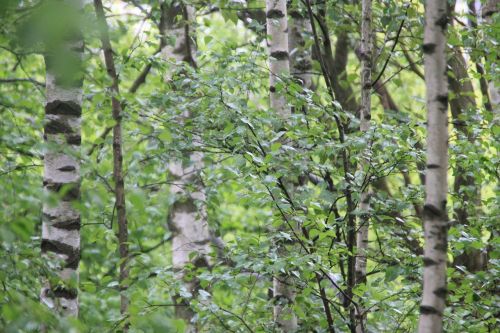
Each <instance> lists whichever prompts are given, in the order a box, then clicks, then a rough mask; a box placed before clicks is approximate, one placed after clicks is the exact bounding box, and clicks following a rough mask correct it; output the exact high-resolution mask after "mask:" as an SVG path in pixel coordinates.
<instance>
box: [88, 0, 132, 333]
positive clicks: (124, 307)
mask: <svg viewBox="0 0 500 333" xmlns="http://www.w3.org/2000/svg"><path fill="white" fill-rule="evenodd" d="M94 6H95V10H96V14H97V20H98V23H99V29H100V33H101V44H102V49H103V53H104V61H105V64H106V70H107V73H108V75H109V77H110V78H111V80H112V83H111V86H110V91H111V93H112V96H111V107H112V114H113V120H114V121H115V125H114V126H113V180H114V183H115V184H114V185H115V188H114V194H115V206H116V213H117V214H116V215H117V220H118V250H119V253H120V272H119V284H120V314H121V315H122V316H123V318H124V319H125V321H124V323H123V330H124V331H125V332H126V331H128V328H129V325H130V324H129V321H128V307H129V298H128V296H127V294H126V293H127V289H128V282H127V279H128V277H129V268H128V261H129V244H128V225H127V211H126V202H125V180H124V175H123V147H122V142H123V139H122V116H123V115H122V106H121V102H120V100H119V99H118V96H119V95H120V88H119V80H118V73H117V71H116V67H115V61H114V55H113V49H112V47H111V42H110V39H109V32H108V24H107V22H106V16H105V15H104V8H103V6H102V2H101V0H94Z"/></svg>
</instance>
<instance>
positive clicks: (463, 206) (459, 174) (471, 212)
mask: <svg viewBox="0 0 500 333" xmlns="http://www.w3.org/2000/svg"><path fill="white" fill-rule="evenodd" d="M451 52H452V53H453V56H452V57H451V58H450V60H449V61H448V64H449V67H450V69H451V70H452V72H453V75H449V77H448V80H449V84H450V89H451V90H452V91H453V93H454V94H455V97H454V98H453V99H452V100H450V109H451V115H452V118H453V126H454V127H455V128H456V130H457V131H458V132H459V133H460V134H461V136H463V137H464V138H465V139H466V140H467V141H468V143H469V145H470V146H471V147H474V142H475V141H476V138H475V136H474V134H473V131H472V130H471V129H472V125H473V124H470V123H468V121H467V120H468V119H471V118H470V117H466V115H467V112H468V111H470V110H475V109H476V108H477V105H476V100H475V97H474V96H475V95H474V88H473V86H472V82H471V80H470V78H469V75H468V74H467V65H466V61H465V59H464V57H463V55H462V53H460V51H459V50H456V49H454V50H452V51H451ZM459 139H460V137H459ZM463 162H464V161H463V160H462V159H461V158H457V159H456V164H457V166H456V170H455V182H454V185H453V191H454V192H455V195H456V196H457V198H458V200H459V201H460V202H459V204H458V205H457V204H455V205H454V207H455V208H454V214H453V215H454V218H455V219H456V221H457V223H458V224H460V225H463V226H468V225H471V223H473V219H475V216H477V214H476V211H477V210H479V209H480V205H481V199H480V190H479V188H478V186H477V184H476V181H475V179H474V176H473V175H472V174H471V173H472V172H473V170H470V168H467V166H466V164H465V165H464V163H463ZM486 263H487V260H486V253H484V252H482V251H481V250H478V249H465V252H464V253H462V254H461V255H459V256H457V257H456V258H455V260H454V262H453V265H463V266H465V267H466V268H467V270H468V271H470V272H476V271H479V270H484V269H485V268H486Z"/></svg>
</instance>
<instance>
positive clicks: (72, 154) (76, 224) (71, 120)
mask: <svg viewBox="0 0 500 333" xmlns="http://www.w3.org/2000/svg"><path fill="white" fill-rule="evenodd" d="M74 4H75V6H77V8H79V7H80V6H81V3H80V1H75V2H74ZM52 51H53V50H50V49H48V50H47V52H46V58H45V59H46V103H45V121H44V122H45V127H44V138H45V142H46V143H47V144H48V145H47V148H46V151H45V153H44V173H43V184H44V190H45V191H47V192H52V193H54V194H56V195H58V196H59V201H58V202H57V204H56V205H55V206H51V205H49V204H48V203H44V204H43V219H42V253H43V257H44V259H45V260H47V261H48V262H49V263H50V262H52V260H59V261H61V262H62V263H63V267H62V268H61V270H60V271H59V272H58V275H59V278H60V280H61V282H62V284H58V285H53V286H52V285H50V284H49V282H48V281H45V282H44V283H43V287H42V290H41V293H40V300H41V302H42V303H43V304H45V305H47V306H48V307H49V308H51V309H53V310H54V311H56V312H58V313H61V314H62V315H67V316H78V290H77V288H78V287H77V286H75V283H74V282H75V281H74V279H75V278H76V282H77V281H78V263H79V260H80V213H79V212H78V211H77V210H76V209H75V208H74V207H73V202H74V201H77V200H79V198H80V164H79V155H80V141H81V135H80V122H81V111H82V110H81V107H82V84H83V82H82V81H83V73H81V72H79V71H80V68H72V69H70V70H73V71H74V72H73V73H59V72H57V73H56V69H54V68H52V67H51V61H50V57H51V56H52V55H51V52H52ZM54 52H65V53H66V54H65V56H67V57H74V58H75V60H76V61H75V62H76V63H77V62H80V61H81V57H82V52H83V41H82V40H76V41H75V40H73V41H69V42H67V44H66V45H64V48H62V50H57V51H54ZM65 76H67V77H71V78H81V79H75V80H74V81H72V82H68V80H62V79H61V78H62V77H65ZM51 266H52V265H50V264H49V267H51Z"/></svg>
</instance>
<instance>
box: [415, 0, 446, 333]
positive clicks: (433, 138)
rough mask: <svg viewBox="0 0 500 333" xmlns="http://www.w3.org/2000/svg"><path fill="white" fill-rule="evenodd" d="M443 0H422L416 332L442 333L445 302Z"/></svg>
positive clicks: (444, 44)
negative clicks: (423, 115)
mask: <svg viewBox="0 0 500 333" xmlns="http://www.w3.org/2000/svg"><path fill="white" fill-rule="evenodd" d="M447 23H448V13H447V1H446V0H435V1H427V3H426V8H425V33H424V44H423V51H424V68H425V83H426V91H427V173H426V178H425V193H426V198H425V206H424V239H425V246H424V260H423V261H424V273H423V297H422V302H421V305H420V322H419V332H420V333H438V332H442V331H443V311H444V309H445V299H446V292H447V289H446V261H447V236H448V216H447V211H446V196H447V191H448V181H447V170H448V80H447V63H446V26H447Z"/></svg>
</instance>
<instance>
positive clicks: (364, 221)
mask: <svg viewBox="0 0 500 333" xmlns="http://www.w3.org/2000/svg"><path fill="white" fill-rule="evenodd" d="M371 23H372V1H371V0H363V1H362V2H361V50H360V58H361V105H360V114H359V116H360V130H361V132H362V133H363V134H364V135H365V137H367V135H366V134H367V133H368V132H369V130H370V120H371V90H372V38H373V37H372V31H371ZM368 147H369V143H368V141H367V143H366V148H365V149H364V151H363V156H362V158H361V162H360V168H361V170H364V171H365V172H367V170H368V168H369V159H370V156H369V154H370V150H369V148H368ZM370 195H371V194H370V189H369V186H366V188H365V189H364V190H363V191H362V192H361V198H360V200H361V203H360V209H361V215H360V219H359V226H358V231H357V234H356V251H357V255H356V266H355V271H356V284H362V283H366V261H367V251H368V232H369V224H370V215H369V214H370V213H369V211H370ZM356 317H357V320H356V332H358V333H363V332H364V327H365V325H364V324H363V323H364V321H365V320H366V314H365V313H364V309H362V307H361V306H359V307H358V308H356Z"/></svg>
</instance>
